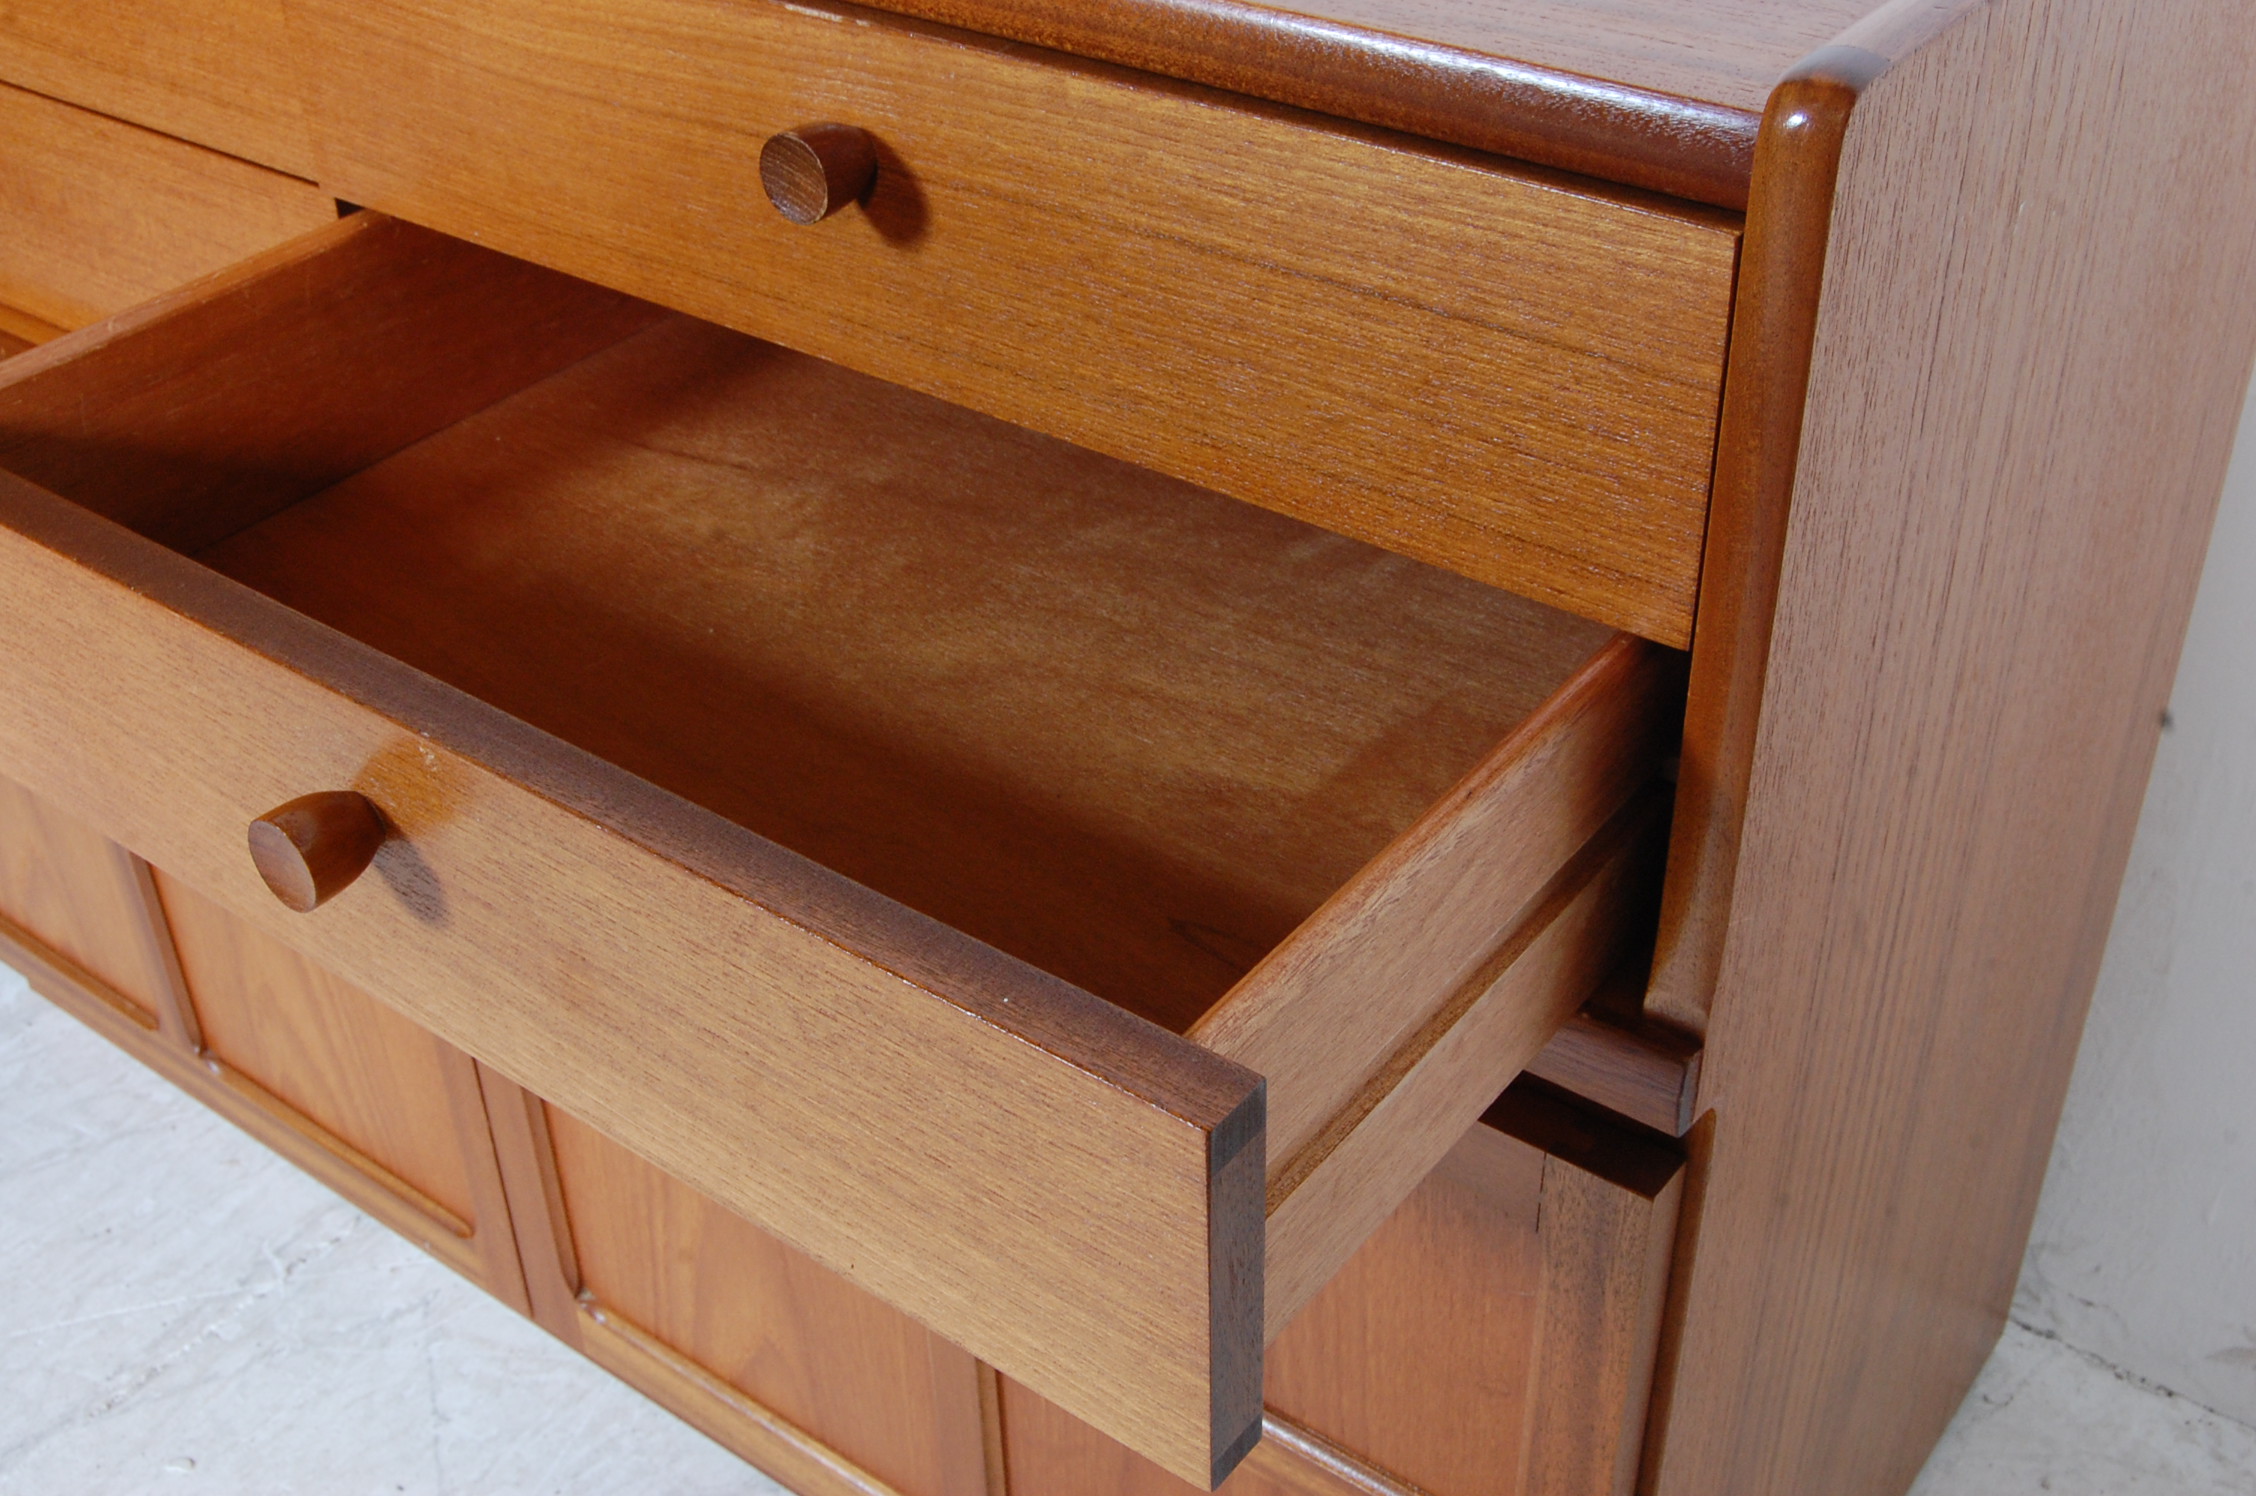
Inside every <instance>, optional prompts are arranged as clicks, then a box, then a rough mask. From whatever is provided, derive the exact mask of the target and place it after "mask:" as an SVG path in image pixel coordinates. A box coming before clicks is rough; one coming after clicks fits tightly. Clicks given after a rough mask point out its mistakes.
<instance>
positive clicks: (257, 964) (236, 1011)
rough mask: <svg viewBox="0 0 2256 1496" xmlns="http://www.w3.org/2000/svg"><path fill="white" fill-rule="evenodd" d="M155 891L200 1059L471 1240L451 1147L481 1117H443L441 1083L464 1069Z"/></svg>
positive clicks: (388, 1019)
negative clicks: (341, 1147) (426, 1204)
mask: <svg viewBox="0 0 2256 1496" xmlns="http://www.w3.org/2000/svg"><path fill="white" fill-rule="evenodd" d="M157 888H158V892H159V893H160V894H161V896H162V897H163V899H164V908H165V915H166V918H167V920H168V921H169V923H170V924H171V927H172V935H173V940H174V941H175V943H176V944H177V945H178V948H179V951H180V964H181V968H182V970H183V971H184V972H185V973H186V974H187V978H188V990H189V994H190V996H191V997H192V998H193V999H194V1001H195V1004H196V1014H197V1017H198V1018H199V1020H200V1021H201V1025H202V1029H203V1039H204V1051H205V1053H206V1054H208V1055H210V1056H211V1057H212V1058H214V1059H216V1060H218V1061H220V1062H221V1063H223V1064H225V1065H227V1066H228V1067H229V1068H231V1069H233V1070H235V1071H236V1072H238V1073H239V1074H241V1075H244V1076H246V1077H248V1078H249V1079H250V1080H252V1081H254V1082H256V1083H257V1084H258V1085H259V1086H260V1087H262V1088H263V1089H265V1090H266V1091H268V1092H269V1093H271V1094H272V1095H274V1096H275V1097H277V1098H279V1099H280V1100H282V1101H283V1102H285V1103H287V1104H288V1105H290V1106H291V1107H293V1108H295V1109H296V1110H298V1111H300V1112H303V1113H304V1114H305V1115H306V1116H308V1117H310V1118H312V1119H313V1120H314V1121H315V1122H317V1123H318V1124H320V1126H321V1127H322V1128H324V1129H325V1130H327V1131H328V1132H331V1133H333V1134H335V1135H336V1136H338V1137H341V1138H343V1139H345V1140H346V1141H347V1142H349V1143H351V1144H352V1145H353V1146H354V1147H355V1148H356V1149H358V1150H359V1151H360V1152H362V1153H364V1154H366V1155H368V1156H369V1157H371V1158H373V1159H375V1160H376V1161H377V1162H378V1163H380V1164H382V1165H383V1166H384V1168H385V1169H386V1170H388V1171H389V1172H390V1173H392V1174H394V1175H396V1176H398V1177H399V1178H401V1179H405V1180H406V1181H407V1182H408V1183H409V1184H411V1185H413V1186H414V1187H415V1189H416V1190H417V1191H418V1192H419V1193H421V1194H423V1195H425V1196H427V1197H429V1198H430V1199H432V1200H435V1201H436V1202H438V1204H439V1205H440V1206H441V1207H442V1208H443V1209H444V1210H445V1212H446V1214H447V1215H449V1216H450V1217H452V1218H453V1220H454V1221H455V1222H457V1223H459V1224H460V1226H461V1227H462V1229H463V1230H464V1231H465V1232H467V1231H471V1230H474V1229H475V1227H476V1223H477V1221H478V1219H479V1209H478V1202H477V1201H476V1200H475V1199H474V1198H473V1193H472V1188H471V1181H470V1168H469V1165H468V1163H467V1161H466V1159H465V1156H464V1149H463V1146H462V1138H463V1136H464V1135H465V1134H466V1133H468V1134H469V1135H472V1136H475V1137H478V1138H481V1139H482V1138H483V1136H484V1134H485V1132H486V1126H485V1118H484V1113H483V1109H482V1108H481V1110H480V1112H479V1113H478V1114H477V1115H476V1116H474V1117H467V1118H466V1117H458V1116H456V1115H455V1110H454V1107H453V1106H452V1105H451V1099H452V1098H451V1096H450V1088H449V1086H448V1077H447V1073H446V1072H447V1069H448V1068H449V1064H450V1062H452V1063H454V1064H461V1065H467V1064H468V1063H469V1061H468V1060H467V1059H465V1058H464V1057H463V1056H462V1055H461V1054H460V1053H459V1052H457V1051H454V1050H451V1049H449V1048H448V1047H447V1046H446V1045H444V1044H442V1043H441V1042H440V1041H439V1040H437V1039H435V1038H433V1037H432V1036H431V1035H430V1034H428V1033H426V1032H424V1031H423V1030H421V1029H419V1028H417V1027H416V1026H415V1025H414V1024H412V1023H409V1022H408V1021H407V1020H406V1019H404V1018H401V1017H400V1016H399V1015H398V1014H396V1013H394V1012H392V1011H391V1010H390V1009H389V1008H387V1007H385V1006H384V1005H383V1004H381V1003H379V1002H377V1001H376V1000H375V999H374V998H372V997H370V996H368V995H367V994H366V993H363V992H356V991H354V990H353V989H352V988H351V987H350V986H348V985H346V984H345V983H343V982H340V981H338V980H337V979H336V978H334V977H332V976H330V975H329V974H328V973H327V972H325V971H323V970H322V969H321V968H320V967H318V966H315V965H314V964H313V963H312V962H310V961H308V960H306V959H305V958H304V957H303V956H301V955H299V954H298V953H297V952H296V951H294V950H291V949H290V948H289V947H288V946H285V945H281V944H279V943H277V942H275V941H273V940H269V939H267V938H266V937H265V936H262V935H260V934H259V933H257V932H256V931H255V930H253V929H252V928H251V927H250V926H248V925H246V924H244V923H243V922H242V921H241V920H238V919H236V918H235V917H234V916H232V915H230V914H228V913H227V912H226V911H224V910H222V909H219V908H217V907H215V906H214V905H213V904H212V903H211V902H210V901H209V900H207V899H204V898H202V897H200V896H198V895H197V894H196V893H195V892H194V891H192V890H191V889H189V888H188V887H186V886H185V885H183V884H182V883H181V882H180V881H179V880H178V879H174V878H168V877H166V876H165V875H164V874H163V873H161V872H160V873H159V874H158V875H157ZM495 1203H498V1202H495ZM502 1219H503V1220H504V1221H506V1220H507V1216H506V1214H505V1215H504V1216H503V1217H502Z"/></svg>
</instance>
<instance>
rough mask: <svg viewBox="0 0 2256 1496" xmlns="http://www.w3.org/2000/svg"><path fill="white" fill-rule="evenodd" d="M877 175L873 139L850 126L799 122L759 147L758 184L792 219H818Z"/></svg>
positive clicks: (854, 198) (857, 196) (861, 190)
mask: <svg viewBox="0 0 2256 1496" xmlns="http://www.w3.org/2000/svg"><path fill="white" fill-rule="evenodd" d="M876 179H877V142H876V141H875V140H873V139H871V138H870V133H869V131H867V130H859V129H856V128H855V127H854V126H852V125H801V126H800V127H799V128H798V129H796V130H786V131H784V132H783V133H782V134H781V135H771V136H769V137H768V143H767V144H766V145H764V146H762V147H760V185H761V186H762V187H765V188H766V189H767V190H768V201H769V202H771V203H774V204H775V205H776V211H777V212H778V213H781V214H782V215H783V216H784V217H786V218H788V219H790V220H791V221H792V222H793V223H820V222H822V221H823V220H824V219H826V218H828V217H829V216H830V215H831V214H833V213H835V212H837V211H838V210H839V209H840V208H843V207H845V206H846V205H847V204H848V203H850V202H855V201H858V200H859V199H860V198H861V196H862V194H863V193H865V192H867V191H869V189H870V183H871V182H873V181H875V180H876Z"/></svg>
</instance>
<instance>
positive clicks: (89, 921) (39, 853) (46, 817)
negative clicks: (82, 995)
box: [0, 779, 180, 1029]
mask: <svg viewBox="0 0 2256 1496" xmlns="http://www.w3.org/2000/svg"><path fill="white" fill-rule="evenodd" d="M0 918H4V919H5V920H6V922H7V924H8V925H10V926H12V927H13V932H14V933H13V938H14V939H15V940H16V942H17V943H18V944H19V945H34V946H39V947H43V948H45V949H46V950H49V951H51V952H53V953H54V954H55V956H57V957H59V958H60V960H61V962H62V963H67V964H68V965H69V966H73V967H76V968H78V969H79V970H82V971H84V972H86V973H87V974H88V975H89V976H90V977H91V978H92V982H93V983H98V984H99V985H100V986H101V988H102V989H104V990H105V991H107V992H111V993H115V994H116V995H117V996H118V998H119V999H120V1000H121V1001H122V1002H123V1003H124V1004H125V1006H126V1007H127V1008H128V1009H130V1010H131V1012H132V1013H133V1015H134V1016H135V1017H136V1018H137V1019H139V1020H140V1021H141V1022H142V1023H143V1024H144V1025H145V1026H147V1027H149V1028H152V1029H153V1028H155V1027H157V1025H158V1022H159V1017H160V1014H161V1013H162V1012H163V1011H164V1010H165V1009H166V1008H168V1007H170V1006H172V1005H173V1004H174V1003H176V1002H177V1000H178V999H177V994H178V992H179V990H180V973H179V967H178V964H177V962H176V961H175V960H174V957H173V954H172V950H171V947H170V945H169V943H168V942H166V941H165V940H163V939H162V938H161V937H160V936H159V934H158V932H157V931H156V929H155V928H154V927H153V926H152V925H151V923H150V920H149V906H148V895H147V893H146V892H145V890H144V886H143V881H142V876H141V873H140V870H139V869H138V868H137V867H136V866H135V859H134V858H133V856H132V855H131V854H130V853H127V852H126V851H124V850H123V849H122V848H120V847H118V846H117V845H116V844H115V843H112V842H110V841H108V840H106V839H105V838H103V837H101V836H99V835H97V834H96V833H94V832H93V831H90V830H88V829H87V828H86V827H85V826H83V825H81V824H80V823H79V822H78V821H77V820H76V819H74V818H73V817H71V816H68V815H65V814H64V813H62V812H60V811H58V810H57V809H56V808H55V807H54V806H52V805H50V804H48V803H47V802H46V801H44V800H42V799H40V798H39V797H38V796H36V795H33V794H32V793H30V792H29V791H27V790H25V789H24V788H23V787H22V786H21V785H19V784H16V783H15V782H14V781H12V780H7V779H0ZM90 985H91V984H90Z"/></svg>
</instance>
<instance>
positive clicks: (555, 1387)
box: [0, 968, 2256, 1496]
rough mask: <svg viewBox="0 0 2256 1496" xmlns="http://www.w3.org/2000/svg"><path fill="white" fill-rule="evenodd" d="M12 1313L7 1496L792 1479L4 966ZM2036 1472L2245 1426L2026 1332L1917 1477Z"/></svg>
mask: <svg viewBox="0 0 2256 1496" xmlns="http://www.w3.org/2000/svg"><path fill="white" fill-rule="evenodd" d="M187 1223H194V1228H193V1229H189V1228H188V1225H187ZM0 1326H4V1327H5V1328H4V1329H0V1496H15V1493H24V1496H30V1493H39V1496H47V1493H53V1492H64V1491H68V1492H73V1493H78V1496H110V1493H141V1492H174V1491H177V1492H180V1493H183V1496H186V1493H189V1492H193V1491H198V1490H205V1491H213V1492H227V1493H230V1496H264V1493H276V1496H280V1493H286V1492H307V1493H323V1496H328V1493H359V1492H368V1493H377V1492H388V1493H394V1496H408V1493H412V1496H445V1493H455V1492H476V1493H479V1496H514V1493H524V1496H583V1493H584V1496H616V1493H619V1492H622V1491H637V1492H659V1491H663V1492H667V1493H670V1496H707V1493H712V1496H719V1493H724V1492H726V1493H734V1496H777V1493H779V1492H780V1490H781V1488H780V1487H778V1486H776V1485H774V1484H773V1483H772V1482H769V1481H767V1480H765V1479H764V1478H762V1477H761V1476H760V1475H759V1474H758V1473H757V1472H755V1471H753V1470H751V1469H750V1468H749V1467H747V1466H745V1465H743V1464H741V1463H739V1462H738V1461H737V1460H736V1459H735V1458H734V1457H733V1456H731V1455H729V1454H728V1453H726V1452H725V1451H723V1450H722V1449H721V1448H720V1447H719V1446H718V1445H715V1444H714V1443H712V1442H711V1441H710V1440H708V1439H706V1438H705V1437H704V1436H703V1435H701V1434H699V1433H697V1432H696V1431H695V1430H693V1429H691V1428H689V1427H688V1426H687V1425H685V1424H682V1423H680V1422H677V1421H676V1420H675V1419H673V1418H672V1417H670V1416H669V1415H667V1414H666V1413H663V1412H661V1411H660V1410H659V1409H657V1408H656V1407H654V1406H653V1405H651V1404H650V1403H648V1402H645V1401H644V1400H643V1399H642V1398H641V1397H640V1396H638V1395H637V1394H635V1393H633V1392H631V1391H629V1390H628V1389H627V1388H626V1387H625V1386H623V1385H621V1384H620V1383H618V1382H616V1381H613V1380H612V1379H611V1378H610V1377H609V1376H608V1375H606V1374H605V1373H603V1372H601V1371H598V1370H596V1369H595V1368H594V1367H593V1366H591V1365H589V1364H588V1363H586V1362H584V1361H582V1360H580V1359H579V1358H578V1357H576V1356H574V1355H572V1354H571V1353H570V1352H568V1351H566V1350H564V1349H563V1348H562V1347H561V1346H559V1345H557V1344H556V1343H555V1342H553V1341H551V1340H550V1339H548V1338H547V1337H546V1336H545V1335H543V1334H542V1333H541V1332H540V1331H538V1330H536V1329H534V1328H533V1327H532V1326H531V1325H530V1324H528V1323H526V1322H525V1321H524V1320H522V1319H520V1318H518V1317H517V1316H516V1315H515V1314H513V1313H511V1312H510V1311H508V1310H506V1309H503V1308H502V1307H501V1306H500V1305H498V1304H495V1303H494V1302H492V1301H491V1300H489V1299H487V1298H486V1297H485V1296H484V1295H483V1294H481V1293H479V1292H478V1291H477V1290H475V1289H473V1288H471V1287H470V1286H469V1285H467V1284H466V1283H464V1282H463V1281H462V1280H461V1279H459V1278H457V1277H456V1276H455V1275H454V1274H453V1273H451V1272H449V1271H448V1270H447V1269H445V1268H443V1267H440V1266H439V1265H438V1264H437V1263H435V1262H433V1261H431V1260H430V1259H429V1258H427V1257H425V1256H423V1255H422V1254H421V1253H420V1252H418V1251H417V1250H416V1249H415V1248H413V1247H410V1246H408V1245H407V1244H406V1243H405V1242H403V1241H401V1240H400V1239H399V1238H397V1237H394V1236H393V1235H392V1234H391V1233H390V1232H388V1231H386V1230H385V1229H384V1228H382V1227H381V1226H378V1225H376V1224H375V1223H374V1222H372V1221H370V1220H369V1219H368V1218H367V1217H365V1216H363V1215H361V1214H360V1213H359V1212H358V1211H356V1210H354V1209H353V1208H352V1207H350V1206H349V1205H346V1204H345V1203H344V1202H343V1201H341V1200H339V1199H338V1198H337V1197H336V1196H334V1195H332V1194H330V1193H329V1192H328V1191H327V1190H325V1189H323V1188H322V1187H321V1186H320V1185H318V1184H315V1183H314V1182H313V1181H312V1180H310V1179H308V1178H306V1177H305V1176H304V1175H302V1174H300V1173H298V1172H297V1171H296V1170H295V1169H294V1168H292V1167H291V1166H290V1165H288V1164H286V1163H284V1162H282V1161H281V1160H280V1159H279V1158H277V1157H275V1156H274V1155H272V1154H270V1153H268V1152H266V1151H265V1150H264V1149H263V1148H261V1147H259V1146H258V1145H257V1144H255V1143H253V1142H251V1141H250V1140H249V1139H248V1138H246V1137H244V1136H243V1135H242V1134H241V1133H238V1132H236V1131H235V1130H234V1129H233V1128H232V1127H230V1126H229V1125H228V1124H226V1123H224V1122H222V1121H220V1120H219V1119H218V1118H217V1117H216V1116H214V1115H212V1114H211V1113H210V1112H207V1111H206V1110H204V1109H203V1108H202V1107H201V1106H199V1105H197V1104H196V1103H194V1102H192V1101H189V1100H188V1099H187V1098H185V1097H183V1096H181V1095H180V1094H179V1093H177V1092H175V1091H173V1090H172V1089H171V1088H170V1087H169V1086H167V1085H165V1084H164V1083H163V1082H162V1081H159V1080H158V1079H157V1078H156V1077H155V1076H154V1075H152V1074H150V1073H149V1072H148V1071H146V1070H144V1069H142V1068H141V1067H140V1066H139V1065H137V1064H135V1063H134V1062H133V1061H131V1060H129V1059H127V1058H126V1057H125V1056H124V1055H123V1054H121V1053H119V1052H118V1051H117V1050H115V1049H113V1048H112V1047H110V1045H108V1044H107V1043H106V1042H104V1041H103V1040H101V1039H99V1038H96V1037H95V1036H94V1035H93V1034H92V1033H90V1032H89V1031H87V1030H86V1029H84V1028H81V1027H80V1026H79V1025H78V1024H77V1023H76V1022H75V1021H73V1020H72V1019H70V1018H67V1017H65V1016H64V1015H63V1014H62V1013H60V1012H59V1011H57V1010H55V1009H53V1008H51V1007H49V1006H48V1005H47V1004H46V1003H45V1002H44V1001H42V1000H41V999H39V998H38V997H36V996H34V995H32V993H31V992H30V991H29V989H27V988H25V987H24V986H23V984H22V982H21V980H20V979H19V978H17V977H16V976H15V975H14V973H12V972H8V971H7V970H6V969H5V968H0ZM2038 1492H2046V1493H2053V1496H2164V1493H2167V1496H2256V1430H2251V1429H2248V1428H2245V1427H2243V1426H2241V1425H2239V1424H2237V1423H2232V1422H2229V1421H2227V1420H2225V1419H2222V1418H2219V1417H2216V1416H2215V1415H2213V1414H2210V1413H2207V1412H2205V1411H2203V1410H2201V1409H2200V1408H2197V1407H2195V1406H2193V1405H2192V1404H2190V1403H2187V1402H2185V1401H2184V1400H2182V1399H2179V1398H2173V1397H2171V1396H2169V1395H2168V1394H2166V1393H2159V1392H2156V1391H2153V1390H2151V1389H2148V1388H2144V1387H2141V1386H2138V1385H2135V1384H2133V1383H2132V1382H2130V1381H2127V1380H2125V1379H2123V1378H2121V1377H2119V1376H2117V1375H2116V1374H2114V1373H2113V1372H2112V1371H2111V1370H2110V1369H2109V1368H2107V1367H2106V1366H2104V1365H2103V1364H2101V1363H2099V1362H2096V1361H2094V1360H2092V1359H2090V1358H2089V1357H2086V1356H2084V1355H2082V1354H2080V1353H2079V1352H2077V1351H2075V1350H2073V1349H2072V1348H2070V1347H2068V1346H2065V1345H2062V1344H2060V1343H2059V1342H2057V1341H2050V1340H2045V1339H2042V1338H2040V1337H2038V1336H2035V1335H2032V1334H2030V1333H2028V1332H2026V1331H2023V1330H2020V1329H2018V1328H2015V1329H2011V1330H2009V1331H2008V1332H2007V1334H2006V1337H2005V1339H2004V1341H2003V1343H2001V1344H2000V1346H1999V1348H1998V1352H1997V1354H1996V1355H1995V1356H1994V1357H1993V1358H1992V1359H1991V1362H1990V1365H1989V1368H1988V1370H1987V1371H1986V1372H1985V1373H1984V1375H1983V1378H1982V1380H1981V1382H1980V1384H1979V1385H1977V1386H1976V1388H1975V1390H1974V1392H1973V1394H1972V1395H1971V1396H1970V1397H1969V1398H1968V1399H1967V1402H1966V1405H1965V1407H1964V1408H1963V1409H1962V1410H1961V1411H1960V1413H1959V1416H1958V1421H1957V1422H1956V1423H1955V1424H1953V1425H1952V1428H1951V1431H1950V1434H1949V1435H1948V1436H1947V1437H1946V1438H1945V1440H1944V1442H1943V1444H1942V1446H1941V1447H1940V1448H1938V1449H1937V1450H1936V1452H1935V1457H1934V1459H1933V1461H1932V1462H1931V1463H1930V1465H1929V1466H1928V1470H1927V1473H1926V1475H1925V1477H1923V1478H1922V1480H1921V1481H1920V1484H1919V1486H1918V1488H1917V1496H2022V1493H2032V1496H2033V1493H2038Z"/></svg>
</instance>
